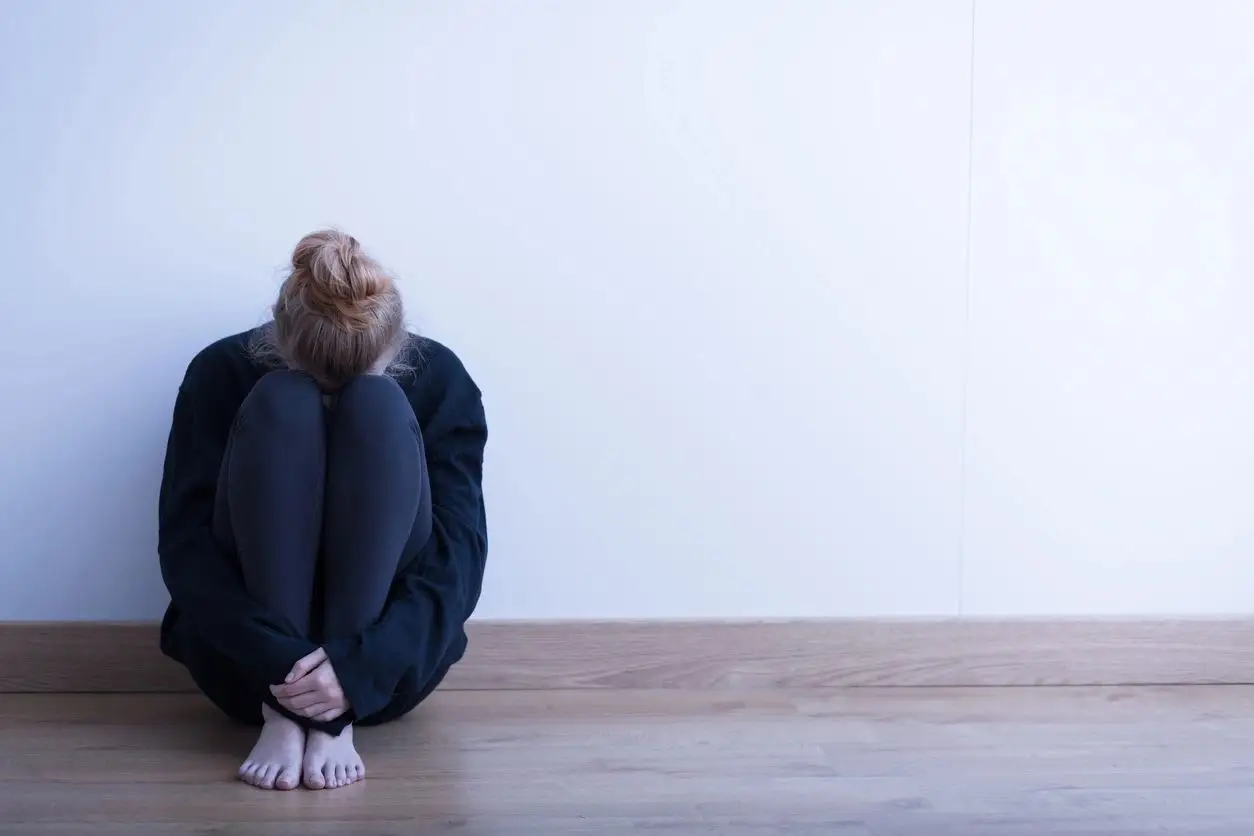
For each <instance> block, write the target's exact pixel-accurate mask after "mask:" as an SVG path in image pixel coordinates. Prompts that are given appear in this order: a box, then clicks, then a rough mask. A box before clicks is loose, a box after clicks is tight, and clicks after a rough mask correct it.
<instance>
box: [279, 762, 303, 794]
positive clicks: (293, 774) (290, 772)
mask: <svg viewBox="0 0 1254 836" xmlns="http://www.w3.org/2000/svg"><path fill="white" fill-rule="evenodd" d="M298 784H300V769H298V768H295V767H291V766H285V767H283V768H282V769H281V770H279V774H278V777H276V778H275V779H274V788H275V789H279V790H294V789H296V787H297V785H298Z"/></svg>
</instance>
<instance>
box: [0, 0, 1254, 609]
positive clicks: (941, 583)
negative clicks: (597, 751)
mask: <svg viewBox="0 0 1254 836" xmlns="http://www.w3.org/2000/svg"><path fill="white" fill-rule="evenodd" d="M65 8H66V7H64V6H63V5H59V4H45V3H38V2H35V0H25V2H16V3H9V4H6V5H5V6H4V7H3V11H0V15H2V16H3V21H2V24H3V25H0V112H3V113H4V114H5V121H4V123H3V125H4V127H2V128H0V143H2V147H0V194H3V196H4V199H3V200H0V247H2V248H3V252H4V254H5V259H4V267H3V269H2V271H0V276H3V281H4V293H3V300H4V301H3V304H2V305H0V352H2V355H0V356H2V359H0V391H3V392H4V400H3V404H4V407H3V409H0V532H2V533H3V537H0V618H7V619H101V618H146V617H155V616H156V615H158V614H159V613H160V611H161V609H162V607H163V606H164V602H165V595H164V590H163V589H162V587H161V581H160V578H159V575H158V571H157V563H156V556H155V525H156V520H155V497H156V490H157V483H158V478H159V468H160V461H161V455H162V450H163V445H164V441H165V432H166V430H167V427H168V421H169V413H170V407H171V403H172V398H173V394H174V390H175V387H176V386H177V383H178V380H179V377H180V375H181V373H182V370H183V367H184V365H185V363H186V361H187V359H188V358H189V357H190V356H191V354H192V353H193V352H194V351H195V350H196V349H198V348H199V347H201V346H202V345H204V344H205V343H207V342H209V341H210V340H212V339H213V338H215V337H217V336H220V335H222V334H225V333H227V332H231V331H234V330H239V329H242V328H245V327H248V326H250V325H252V324H255V323H256V322H258V321H260V319H261V317H262V316H263V314H264V309H265V306H266V304H267V302H268V301H269V299H270V297H271V296H272V294H273V292H274V290H275V288H276V286H277V281H278V270H279V269H280V268H281V266H282V263H283V261H284V258H285V256H286V254H287V252H288V250H289V249H290V247H291V245H292V244H293V243H294V242H295V241H296V239H297V238H299V236H300V235H301V234H302V233H304V232H306V231H308V230H310V229H312V228H314V227H316V226H319V225H323V224H328V223H334V224H338V225H341V226H343V227H344V228H346V229H348V230H350V231H352V232H353V233H354V234H356V235H357V236H358V237H360V238H361V239H362V240H363V241H364V242H365V243H366V244H367V246H368V247H369V248H370V249H372V250H373V251H374V252H375V254H377V255H378V256H379V257H380V259H381V260H383V261H384V262H385V263H386V264H388V265H389V266H391V267H392V268H393V269H394V270H396V271H397V272H398V273H400V274H401V276H402V277H403V279H404V288H405V290H406V293H407V299H408V301H409V305H410V307H411V309H412V310H413V311H414V312H415V320H416V322H415V324H416V325H417V326H418V327H419V328H420V329H421V330H424V331H426V332H427V333H430V334H432V335H433V336H436V337H438V338H440V339H442V340H444V341H445V342H447V343H449V344H450V345H451V346H452V347H453V348H454V349H455V350H457V351H458V353H459V354H461V355H462V357H463V359H464V360H465V361H466V363H467V365H468V366H469V367H470V369H471V371H472V373H473V374H474V375H475V376H476V378H477V379H478V380H479V382H480V384H481V385H482V387H483V388H484V390H485V392H486V397H487V406H488V409H489V418H490V423H491V426H492V442H491V446H490V448H489V465H488V467H489V473H488V485H487V488H488V492H489V502H490V507H489V513H490V519H491V528H492V556H491V560H490V574H489V577H488V582H487V587H486V591H485V597H484V600H483V603H482V606H481V609H480V615H482V616H485V617H527V618H531V617H548V618H552V617H560V618H565V617H708V616H858V615H876V614H880V615H925V614H933V615H934V614H954V613H958V612H969V613H980V614H984V613H1081V612H1083V613H1122V612H1195V613H1210V612H1234V611H1249V610H1251V609H1254V577H1251V576H1252V575H1254V562H1251V561H1248V560H1243V557H1244V551H1245V550H1246V547H1247V546H1249V545H1252V544H1254V543H1252V542H1251V541H1254V533H1252V530H1251V526H1250V524H1248V523H1247V519H1248V517H1249V514H1248V513H1247V509H1251V508H1254V496H1252V494H1254V480H1252V478H1251V475H1250V474H1254V447H1252V446H1251V444H1250V443H1249V442H1248V441H1247V438H1248V437H1249V435H1250V432H1251V429H1254V422H1252V421H1251V419H1252V418H1254V398H1252V395H1254V383H1251V382H1250V375H1249V374H1248V373H1247V369H1249V368H1250V367H1252V366H1254V356H1252V352H1251V348H1254V344H1252V341H1254V337H1251V336H1247V335H1248V334H1249V333H1250V330H1251V329H1249V328H1248V327H1242V326H1243V325H1244V323H1245V322H1246V320H1248V319H1249V310H1248V308H1249V303H1250V302H1251V300H1252V299H1254V284H1252V281H1254V280H1252V279H1251V278H1250V276H1251V271H1250V268H1251V266H1254V265H1252V264H1251V247H1250V244H1249V243H1246V242H1248V241H1250V240H1251V235H1250V234H1249V232H1248V230H1249V229H1251V228H1252V227H1254V224H1252V223H1251V222H1254V171H1252V169H1251V164H1250V162H1249V160H1250V159H1251V157H1250V154H1249V151H1248V149H1249V148H1251V147H1254V121H1252V118H1251V117H1250V116H1248V115H1247V114H1248V113H1251V112H1252V111H1251V110H1250V108H1249V103H1248V101H1247V98H1248V96H1247V94H1248V91H1249V90H1250V89H1252V88H1251V85H1250V82H1251V76H1252V75H1254V57H1251V54H1250V53H1249V51H1248V50H1247V49H1245V48H1244V46H1243V35H1242V33H1243V32H1248V31H1250V29H1251V26H1254V8H1247V7H1246V6H1244V5H1243V4H1239V3H1225V2H1222V0H1215V2H1212V3H1199V2H1192V1H1191V2H1186V0H1172V2H1165V1H1164V2H1157V3H1148V4H1144V5H1143V4H1142V3H1134V2H1133V0H1102V2H1097V3H1094V2H1083V3H1081V2H1079V0H1076V2H1060V0H1020V1H1019V2H1013V3H1012V2H1000V3H998V2H991V3H981V4H980V8H979V14H978V16H977V18H976V21H975V22H976V26H975V43H974V50H973V43H972V5H971V0H857V2H843V3H834V2H826V0H813V1H812V2H802V0H797V2H780V3H762V2H754V0H741V2H721V1H720V0H700V1H699V2H685V3H678V2H662V0H647V1H646V2H619V1H618V0H603V2H595V3H588V2H579V0H543V1H540V0H537V2H529V3H511V2H506V1H505V0H498V2H478V3H462V4H444V3H434V2H430V3H414V2H400V0H397V2H374V3H369V4H355V3H350V2H347V0H344V2H334V3H333V2H316V3H314V2H303V0H302V1H301V2H297V0H284V2H279V1H278V0H272V1H271V2H268V3H249V2H244V0H229V2H222V1H221V0H220V1H219V2H215V3H212V4H196V5H192V4H184V3H162V2H158V0H118V1H117V2H113V3H108V4H106V3H93V4H86V3H84V4H79V5H76V6H75V7H74V11H73V14H69V13H67V12H66V10H65ZM973 57H974V68H975V74H974V84H973V83H972V81H973V79H972V66H973ZM973 91H974V112H973V111H972V107H971V105H972V101H973V100H972V92H973ZM973 117H974V118H973ZM969 201H970V202H969ZM969 221H970V223H969ZM969 230H970V264H969V269H968V231H969Z"/></svg>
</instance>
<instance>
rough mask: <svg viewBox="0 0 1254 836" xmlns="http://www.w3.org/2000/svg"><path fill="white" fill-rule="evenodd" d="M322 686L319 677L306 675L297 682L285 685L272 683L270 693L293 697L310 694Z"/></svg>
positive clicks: (281, 696)
mask: <svg viewBox="0 0 1254 836" xmlns="http://www.w3.org/2000/svg"><path fill="white" fill-rule="evenodd" d="M321 687H322V683H320V682H319V681H318V680H317V678H315V677H312V676H306V677H304V678H303V679H298V680H296V681H295V682H289V683H286V684H283V685H271V686H270V693H271V694H274V695H275V696H276V697H279V698H284V697H286V698H291V697H294V696H296V695H297V694H308V693H309V692H310V691H317V690H318V689H320V688H321Z"/></svg>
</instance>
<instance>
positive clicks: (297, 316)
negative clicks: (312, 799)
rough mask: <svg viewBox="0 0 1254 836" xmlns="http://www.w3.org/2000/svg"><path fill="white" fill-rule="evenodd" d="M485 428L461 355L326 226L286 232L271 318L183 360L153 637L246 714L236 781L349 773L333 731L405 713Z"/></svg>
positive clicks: (431, 639)
mask: <svg viewBox="0 0 1254 836" xmlns="http://www.w3.org/2000/svg"><path fill="white" fill-rule="evenodd" d="M486 442H487V425H486V423H485V420H484V413H483V405H482V401H481V398H480V392H479V389H478V387H476V386H475V383H474V381H472V380H471V378H470V376H469V375H468V374H467V373H466V370H465V368H463V366H462V364H461V362H460V361H459V360H458V359H457V357H456V356H455V355H454V354H453V353H452V352H451V351H449V350H448V349H447V348H445V347H444V346H442V345H440V344H438V343H436V342H434V341H431V340H425V339H419V338H417V337H414V336H412V335H410V334H409V333H407V332H406V330H405V327H404V316H403V309H402V305H401V297H400V293H399V292H398V290H397V288H396V286H395V284H394V283H393V281H392V279H391V277H390V276H388V275H387V274H386V273H385V272H384V271H383V270H382V269H381V268H380V267H379V265H378V264H377V263H375V261H373V260H372V259H371V258H369V257H368V256H367V255H365V253H363V252H362V249H361V246H360V245H359V244H358V243H357V241H356V239H354V238H352V237H350V236H348V235H344V234H342V233H339V232H335V231H324V232H316V233H313V234H312V235H308V236H306V237H305V238H304V239H302V240H301V241H300V243H299V244H297V246H296V250H295V251H294V252H293V253H292V263H291V272H290V274H289V275H288V277H287V279H286V281H285V282H284V283H283V286H282V289H281V290H280V291H279V298H278V301H277V302H276V303H275V305H274V319H273V321H272V322H270V323H269V324H267V325H265V326H263V327H262V328H259V329H256V330H254V331H250V332H246V333H243V334H237V335H235V336H232V337H227V338H226V339H223V340H220V341H219V342H216V343H214V344H213V345H211V346H209V347H208V348H206V349H205V350H204V351H202V352H200V354H198V355H197V356H196V358H195V359H194V360H192V362H191V365H190V366H189V367H188V369H187V374H186V377H185V378H184V380H183V383H182V386H181V387H180V388H179V393H178V399H177V401H176V403H175V407H174V421H173V427H172V429H171V431H170V438H169V444H168V447H167V450H166V459H165V470H164V476H163V479H162V484H161V497H160V507H159V518H160V536H159V551H160V555H161V573H162V576H163V577H164V579H165V583H166V586H167V587H168V588H169V590H170V598H171V603H170V607H169V609H168V611H167V612H166V616H165V619H164V621H163V622H162V626H161V649H162V651H163V652H164V653H165V654H166V655H168V656H170V657H171V658H173V659H175V660H176V661H178V662H180V663H182V664H184V665H186V666H187V668H188V670H189V671H190V672H191V675H192V678H193V679H194V680H195V682H196V684H197V685H198V686H199V687H200V688H201V690H203V691H204V693H205V695H206V696H208V697H209V699H210V700H212V701H213V702H214V703H215V704H216V705H217V706H218V707H219V708H221V709H222V710H223V711H224V712H226V713H227V714H228V715H229V716H231V717H232V718H234V719H236V720H239V721H242V722H246V723H251V724H258V723H260V724H262V727H261V735H260V737H259V739H258V740H257V745H256V746H254V747H253V750H252V752H251V753H250V754H249V755H248V758H247V759H246V760H245V761H244V764H243V765H242V766H241V767H240V770H239V777H240V778H242V779H243V780H245V781H247V782H248V783H250V784H253V785H254V786H257V787H262V788H265V789H284V790H287V789H293V788H295V787H296V786H297V785H298V784H300V783H301V781H302V778H303V781H304V784H305V786H307V787H309V788H311V789H322V788H331V787H340V786H345V785H347V784H351V783H353V782H354V781H357V780H359V779H361V778H363V777H364V776H365V768H364V767H363V765H362V762H361V758H360V757H358V755H357V751H356V749H355V748H354V747H353V725H354V724H357V723H360V724H364V725H370V724H375V723H382V722H386V721H388V720H394V719H396V718H398V717H400V716H401V715H403V714H405V713H406V712H408V711H410V710H411V709H413V708H414V706H416V705H417V704H418V703H419V702H421V701H422V700H423V699H424V698H425V697H426V696H427V695H428V694H430V693H431V692H432V691H433V690H435V688H436V687H437V686H438V685H439V683H440V681H441V680H442V679H443V677H444V675H445V673H447V671H448V669H449V667H450V666H451V665H453V664H454V663H455V662H457V661H458V660H459V659H460V658H461V657H462V654H463V653H464V652H465V650H466V633H465V629H464V627H465V622H466V620H467V619H468V618H469V616H470V614H471V612H472V610H474V608H475V604H476V603H477V601H478V598H479V591H480V588H481V586H482V581H483V568H484V561H485V558H486V555H487V530H486V519H485V516H484V505H483V494H482V489H481V485H482V466H483V451H484V445H485V444H486Z"/></svg>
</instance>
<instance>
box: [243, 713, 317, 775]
mask: <svg viewBox="0 0 1254 836" xmlns="http://www.w3.org/2000/svg"><path fill="white" fill-rule="evenodd" d="M261 716H262V717H263V718H264V719H265V722H266V724H265V725H264V726H262V727H261V736H260V737H258V738H257V745H255V746H253V750H252V751H251V752H249V753H248V758H247V760H245V761H244V763H243V765H242V766H240V768H239V778H240V780H241V781H247V782H248V783H250V784H252V785H253V786H254V787H260V788H261V789H263V790H294V789H296V787H297V786H299V784H300V757H301V753H302V752H303V751H304V750H305V730H304V729H302V728H301V727H300V726H298V725H296V724H295V723H293V722H292V721H291V720H289V719H287V718H286V717H284V716H283V715H282V714H279V713H278V712H277V711H275V710H274V709H273V708H271V707H270V706H268V705H263V706H262V707H261Z"/></svg>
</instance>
